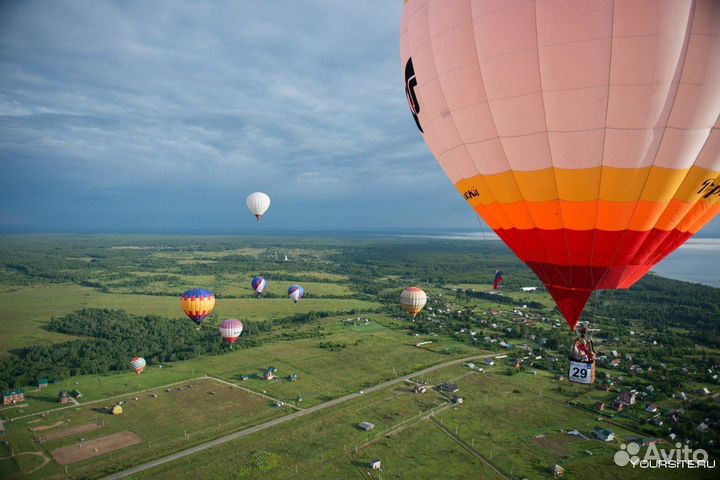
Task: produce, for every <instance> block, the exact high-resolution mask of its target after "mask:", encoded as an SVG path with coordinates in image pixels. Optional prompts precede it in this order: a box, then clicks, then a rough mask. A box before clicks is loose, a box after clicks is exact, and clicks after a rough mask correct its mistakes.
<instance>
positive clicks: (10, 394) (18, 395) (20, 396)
mask: <svg viewBox="0 0 720 480" xmlns="http://www.w3.org/2000/svg"><path fill="white" fill-rule="evenodd" d="M2 395H3V405H16V404H17V403H18V402H24V401H25V390H23V389H22V388H16V389H14V390H5V391H4V392H3V394H2Z"/></svg>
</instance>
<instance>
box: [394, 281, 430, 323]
mask: <svg viewBox="0 0 720 480" xmlns="http://www.w3.org/2000/svg"><path fill="white" fill-rule="evenodd" d="M426 303H427V295H425V292H424V291H423V290H422V289H421V288H417V287H409V288H406V289H405V290H403V291H402V293H401V294H400V304H401V305H402V306H403V308H404V309H405V311H406V312H408V313H409V314H410V315H412V318H413V322H414V321H415V317H417V316H418V314H419V313H420V311H421V310H422V309H423V307H425V304H426Z"/></svg>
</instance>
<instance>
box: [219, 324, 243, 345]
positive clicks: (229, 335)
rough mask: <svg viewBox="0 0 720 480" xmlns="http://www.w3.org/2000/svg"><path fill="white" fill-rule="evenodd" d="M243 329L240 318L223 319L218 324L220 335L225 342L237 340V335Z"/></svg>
mask: <svg viewBox="0 0 720 480" xmlns="http://www.w3.org/2000/svg"><path fill="white" fill-rule="evenodd" d="M242 331H243V323H242V322H241V321H240V320H235V319H234V318H230V319H228V320H223V321H222V323H221V324H220V335H221V336H222V337H223V338H224V339H225V341H226V342H227V343H235V342H237V339H238V337H239V336H240V334H241V333H242Z"/></svg>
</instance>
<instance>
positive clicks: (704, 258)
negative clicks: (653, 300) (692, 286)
mask: <svg viewBox="0 0 720 480" xmlns="http://www.w3.org/2000/svg"><path fill="white" fill-rule="evenodd" d="M652 271H653V272H655V273H657V274H658V275H661V276H663V277H667V278H674V279H675V280H683V281H685V282H693V283H702V284H705V285H710V286H713V287H718V288H720V238H691V239H690V240H689V241H688V242H687V243H686V244H685V245H683V246H682V247H680V248H679V249H677V250H676V251H675V253H673V254H672V255H670V256H669V257H667V258H666V259H665V260H663V261H662V262H660V263H659V264H658V265H656V266H655V268H653V270H652Z"/></svg>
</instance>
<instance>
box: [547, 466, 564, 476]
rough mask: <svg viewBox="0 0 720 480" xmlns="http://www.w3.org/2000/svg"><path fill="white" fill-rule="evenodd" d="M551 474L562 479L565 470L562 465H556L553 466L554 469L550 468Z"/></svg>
mask: <svg viewBox="0 0 720 480" xmlns="http://www.w3.org/2000/svg"><path fill="white" fill-rule="evenodd" d="M550 473H552V476H553V477H555V478H559V477H562V476H563V475H565V469H564V468H563V467H561V466H560V465H557V464H556V465H553V466H552V467H550Z"/></svg>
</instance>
